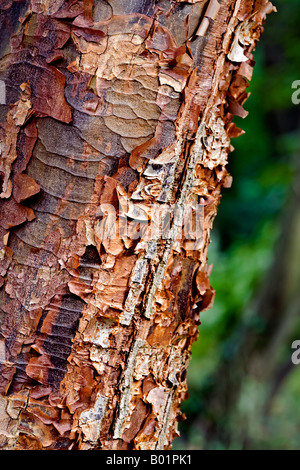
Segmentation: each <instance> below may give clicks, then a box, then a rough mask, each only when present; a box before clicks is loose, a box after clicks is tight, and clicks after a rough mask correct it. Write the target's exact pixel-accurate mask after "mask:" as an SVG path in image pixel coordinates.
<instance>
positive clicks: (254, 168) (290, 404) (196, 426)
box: [174, 0, 300, 450]
mask: <svg viewBox="0 0 300 470" xmlns="http://www.w3.org/2000/svg"><path fill="white" fill-rule="evenodd" d="M275 4H276V7H277V9H278V13H277V14H272V15H270V16H269V18H268V22H267V24H266V26H265V33H264V36H263V39H262V41H261V42H260V44H259V47H258V49H257V51H256V52H255V60H256V62H257V64H256V67H255V70H254V77H253V81H252V83H251V85H250V88H249V91H250V92H251V96H250V98H249V99H248V101H247V103H246V105H245V108H246V109H247V110H248V111H249V113H250V115H249V116H248V117H247V118H246V120H245V121H242V120H241V119H238V118H237V119H236V120H235V122H236V124H237V125H238V126H239V127H242V128H243V129H244V130H245V131H246V134H245V135H244V136H242V137H240V138H239V139H236V140H235V141H233V145H234V147H235V151H234V152H233V153H232V154H231V155H230V159H229V166H228V168H229V171H230V173H231V174H232V175H233V178H234V183H233V187H232V188H231V189H230V190H225V191H224V192H223V200H222V203H221V206H220V209H219V214H218V216H217V219H216V223H215V227H214V230H213V233H212V242H211V246H210V249H209V256H208V262H209V264H211V263H213V265H214V268H213V272H212V275H211V278H210V280H211V284H212V286H213V287H214V288H215V289H216V300H215V304H214V306H213V308H212V310H210V311H209V312H205V313H204V314H203V315H202V316H201V322H202V324H201V327H200V330H199V331H200V336H199V340H198V342H197V343H196V344H195V345H194V347H193V353H192V360H191V363H190V368H189V373H188V383H189V393H190V399H189V400H188V401H187V402H185V404H184V405H183V411H184V412H185V414H186V415H187V416H188V420H187V421H185V422H184V423H183V424H182V425H181V427H180V429H181V434H182V437H181V438H179V439H177V440H175V442H174V449H182V448H199V449H203V448H205V449H216V450H217V449H226V448H236V449H239V448H244V446H245V443H244V442H242V441H241V438H240V437H239V435H240V434H242V433H241V431H242V430H243V427H244V426H248V428H249V429H247V431H248V435H249V434H250V436H251V437H252V441H251V445H252V447H253V448H269V449H276V448H277V449H279V448H280V449H290V448H294V449H295V448H298V449H300V437H299V433H298V428H299V425H300V407H299V406H298V402H299V392H300V369H299V372H298V373H297V371H295V372H293V373H292V374H291V375H290V376H289V377H288V379H287V380H286V382H285V383H284V386H283V387H282V388H281V389H280V391H279V392H278V394H277V396H276V398H275V401H274V404H273V407H272V411H271V413H270V418H269V420H268V421H267V422H266V423H264V424H262V422H261V420H260V419H256V421H255V416H256V418H257V413H259V409H260V403H261V402H262V401H263V399H264V397H265V392H266V390H267V388H268V387H267V384H266V383H264V382H263V381H262V382H260V383H259V382H257V381H253V380H252V379H251V377H247V376H246V377H245V383H243V387H242V393H241V397H240V399H239V402H238V403H237V406H236V409H235V410H234V412H233V413H231V414H230V415H229V416H228V415H227V414H226V413H225V414H224V413H223V414H222V413H221V412H219V411H218V406H219V404H218V403H214V402H211V401H210V402H209V407H208V400H207V393H208V394H209V391H210V390H211V391H213V390H215V389H216V388H217V387H218V382H217V381H216V380H217V377H218V375H217V373H216V372H217V371H218V368H220V365H221V364H225V365H226V364H227V366H225V368H224V367H223V369H222V372H223V374H225V377H224V380H226V379H227V377H226V374H227V376H228V380H229V379H230V378H231V377H232V374H233V373H234V371H232V369H231V367H230V360H231V358H232V357H234V355H235V353H236V351H237V348H238V347H239V342H240V341H243V337H241V336H240V334H239V332H240V326H241V324H243V323H245V322H247V311H248V310H247V309H249V304H250V301H251V300H252V299H253V298H254V297H255V295H256V293H257V291H258V288H259V286H260V285H263V282H264V279H265V276H266V275H267V272H268V271H267V269H268V267H269V266H270V263H271V261H272V259H273V254H274V246H275V242H276V239H277V237H278V234H279V233H280V223H281V220H282V219H281V217H280V215H281V213H282V211H283V208H284V206H285V204H286V203H287V198H288V195H289V191H290V188H291V185H292V182H293V179H294V177H295V173H296V169H297V166H298V164H297V157H298V155H297V152H298V151H299V148H300V138H299V132H298V129H299V117H300V105H298V106H295V105H293V104H292V101H291V96H292V92H293V90H292V88H291V86H292V83H293V82H294V81H295V80H300V54H299V51H300V35H299V34H298V32H299V24H300V5H299V0H278V1H277V2H275ZM251 321H252V327H253V331H255V332H256V333H257V335H259V334H260V331H261V329H262V328H263V327H264V325H262V324H261V320H260V319H259V318H256V317H255V316H254V317H253V318H252V320H251ZM283 349H284V354H285V355H286V353H288V352H289V345H288V347H286V345H284V347H283ZM285 360H286V357H285ZM299 367H300V366H299ZM237 380H239V379H238V378H237ZM246 415H247V420H246V421H245V416H246ZM251 415H253V418H252V420H251V419H249V416H251ZM245 423H246V424H245ZM208 428H211V429H215V431H214V432H211V433H209V432H208V431H207V429H208ZM216 429H217V430H216ZM220 430H221V431H222V430H223V431H224V430H225V431H226V434H227V436H228V435H229V436H230V437H229V439H227V442H226V439H225V440H224V439H222V432H220ZM207 436H210V437H207Z"/></svg>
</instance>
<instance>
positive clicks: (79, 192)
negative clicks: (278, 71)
mask: <svg viewBox="0 0 300 470" xmlns="http://www.w3.org/2000/svg"><path fill="white" fill-rule="evenodd" d="M0 9H1V10H0V11H1V25H2V29H1V40H2V42H1V57H2V58H1V60H0V72H1V73H0V79H2V80H3V81H5V84H6V95H7V96H6V104H5V105H1V106H0V111H1V127H0V133H1V163H0V165H1V166H0V172H1V173H0V174H1V181H2V187H1V194H0V196H1V216H0V231H1V239H0V241H1V252H0V254H1V266H0V274H1V278H0V279H1V285H2V287H1V291H0V298H1V313H0V335H1V336H0V359H1V361H0V362H1V382H0V386H1V398H0V446H1V448H2V449H82V450H83V449H91V448H92V449H142V450H146V449H168V448H170V446H171V443H172V441H173V439H174V437H176V436H177V435H178V431H177V423H178V419H180V417H181V413H180V404H181V402H182V400H183V399H185V398H186V396H187V385H186V370H187V366H188V362H189V359H190V350H191V345H192V343H193V341H195V340H196V338H197V334H198V325H199V317H200V313H201V312H202V311H204V310H206V309H208V308H209V307H210V306H211V304H212V302H213V297H214V291H213V289H212V288H211V286H210V283H209V279H208V276H209V273H210V267H209V266H207V247H208V244H209V239H210V230H211V228H212V223H213V219H214V217H215V215H216V211H217V207H218V204H219V202H220V197H221V189H222V187H230V184H231V177H230V175H229V174H228V172H227V170H226V164H227V157H228V153H229V152H230V151H231V150H232V147H231V144H230V139H231V138H232V137H237V136H238V135H240V134H241V133H242V131H241V130H240V129H238V128H237V127H236V126H235V124H234V123H233V122H232V119H233V117H234V115H238V116H242V117H245V116H246V114H247V113H246V111H245V110H244V108H243V104H244V102H245V100H246V99H247V97H248V94H247V92H246V88H247V87H248V84H249V80H250V79H251V76H252V67H253V65H254V60H253V55H252V51H253V49H254V48H255V46H256V43H257V41H258V39H259V37H260V35H261V32H262V30H263V28H262V24H263V23H264V20H265V17H266V14H267V13H270V12H271V11H272V10H274V7H273V6H272V5H271V3H270V2H269V1H268V0H236V1H232V0H223V1H217V0H211V1H207V0H199V1H197V0H194V1H184V2H182V1H171V0H160V1H158V2H157V1H154V0H143V1H141V0H138V1H135V0H133V1H130V2H129V1H127V0H126V1H125V0H107V1H105V0H95V1H94V2H93V1H87V2H83V1H80V0H78V1H76V0H69V1H67V2H64V1H61V0H57V1H49V2H44V1H41V0H32V1H31V2H30V1H26V0H24V1H22V0H21V1H9V0H6V1H4V0H2V1H1V2H0ZM4 25H5V28H4V27H3V26H4ZM153 206H155V207H162V208H164V207H174V206H176V208H177V209H176V211H175V212H172V214H171V219H170V224H169V226H168V227H167V230H166V231H165V232H164V234H163V236H159V237H156V238H151V237H149V233H148V231H149V227H148V224H147V221H149V220H150V219H151V217H152V218H153V211H152V212H151V208H152V207H153ZM199 206H200V207H201V208H202V212H201V213H202V216H203V217H202V218H201V237H198V236H197V235H195V236H194V238H193V237H188V236H179V233H180V229H181V228H182V226H184V227H185V226H186V225H189V224H192V222H194V212H195V208H196V207H199ZM186 207H191V208H192V212H191V218H190V219H187V218H185V217H184V209H185V208H186ZM103 208H107V210H108V212H105V211H104V210H103ZM109 210H110V211H111V213H109ZM112 212H113V213H114V214H113V215H116V217H117V225H118V227H119V228H120V227H121V226H122V227H123V229H124V224H125V228H126V230H123V231H121V232H120V233H119V235H118V236H115V237H109V238H107V237H105V236H104V234H105V233H107V232H109V230H114V226H110V222H111V215H112ZM136 220H138V221H139V222H138V223H134V221H136ZM152 223H155V221H153V220H152ZM137 230H139V231H140V233H141V236H140V238H139V239H136V237H134V236H133V235H134V234H135V233H136V232H137ZM190 232H191V231H190V230H186V231H184V230H183V233H185V234H186V233H190Z"/></svg>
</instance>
